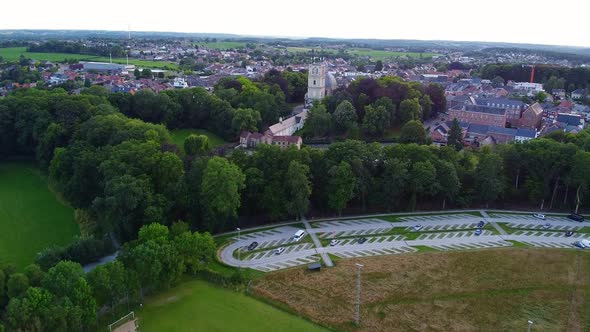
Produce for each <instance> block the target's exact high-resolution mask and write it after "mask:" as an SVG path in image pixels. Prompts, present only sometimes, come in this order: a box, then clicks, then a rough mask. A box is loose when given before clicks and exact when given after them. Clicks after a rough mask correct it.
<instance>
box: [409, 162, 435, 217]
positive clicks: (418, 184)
mask: <svg viewBox="0 0 590 332" xmlns="http://www.w3.org/2000/svg"><path fill="white" fill-rule="evenodd" d="M410 179H411V180H410V187H411V190H412V195H411V197H410V210H411V211H414V210H415V209H416V200H417V198H418V197H420V196H434V195H436V193H437V192H438V190H439V184H438V182H437V178H436V168H435V167H434V165H433V164H432V163H431V162H430V161H419V162H416V163H414V165H412V168H411V170H410Z"/></svg>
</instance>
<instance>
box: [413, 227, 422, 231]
mask: <svg viewBox="0 0 590 332" xmlns="http://www.w3.org/2000/svg"><path fill="white" fill-rule="evenodd" d="M421 229H422V225H416V226H414V231H416V232H417V231H419V230H421Z"/></svg>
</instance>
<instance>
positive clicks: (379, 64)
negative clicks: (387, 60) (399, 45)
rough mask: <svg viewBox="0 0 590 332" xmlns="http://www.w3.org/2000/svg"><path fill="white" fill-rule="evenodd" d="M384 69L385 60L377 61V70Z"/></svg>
mask: <svg viewBox="0 0 590 332" xmlns="http://www.w3.org/2000/svg"><path fill="white" fill-rule="evenodd" d="M382 70H383V61H381V60H377V62H375V71H382Z"/></svg>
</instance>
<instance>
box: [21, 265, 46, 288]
mask: <svg viewBox="0 0 590 332" xmlns="http://www.w3.org/2000/svg"><path fill="white" fill-rule="evenodd" d="M25 275H26V276H27V278H28V279H29V284H30V285H31V286H33V287H37V286H39V285H41V280H43V275H44V272H43V270H41V267H40V266H39V265H37V264H30V265H28V266H27V267H25Z"/></svg>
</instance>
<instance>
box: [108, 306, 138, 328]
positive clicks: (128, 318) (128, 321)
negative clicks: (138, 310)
mask: <svg viewBox="0 0 590 332" xmlns="http://www.w3.org/2000/svg"><path fill="white" fill-rule="evenodd" d="M109 332H139V324H138V321H137V318H135V312H133V311H132V312H130V313H128V314H127V315H125V316H123V317H121V318H119V319H118V320H117V321H116V322H114V323H112V324H110V325H109Z"/></svg>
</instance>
